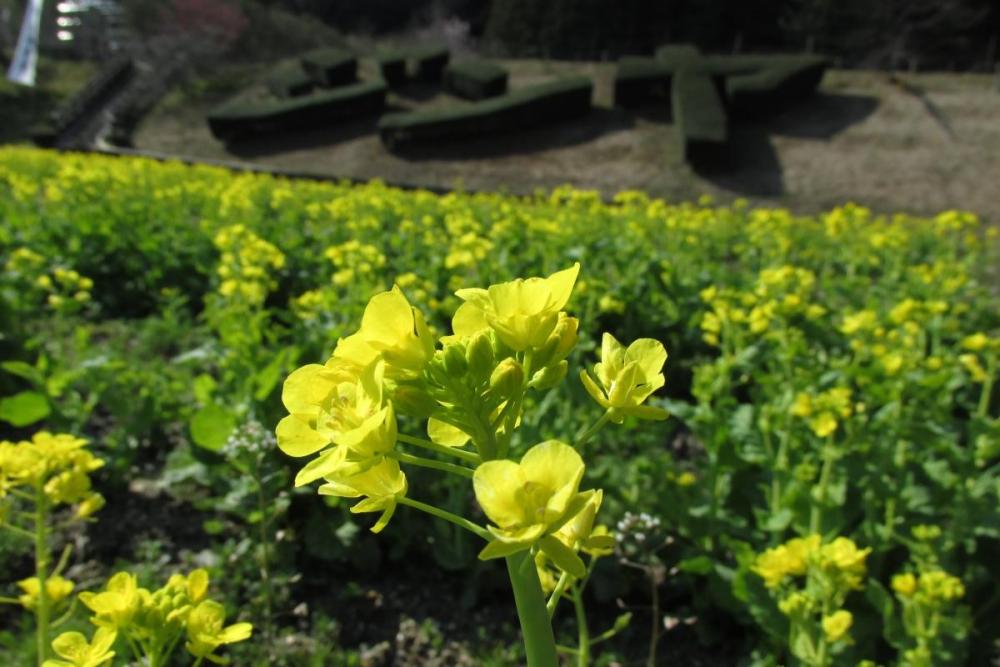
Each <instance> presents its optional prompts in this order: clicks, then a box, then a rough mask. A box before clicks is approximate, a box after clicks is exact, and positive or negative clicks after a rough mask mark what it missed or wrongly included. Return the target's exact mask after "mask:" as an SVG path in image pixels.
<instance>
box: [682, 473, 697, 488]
mask: <svg viewBox="0 0 1000 667" xmlns="http://www.w3.org/2000/svg"><path fill="white" fill-rule="evenodd" d="M697 482H698V476H697V475H695V474H694V473H693V472H691V471H690V470H685V471H684V472H682V473H681V474H680V475H678V476H677V486H681V487H684V488H687V487H689V486H694V485H695V484H697Z"/></svg>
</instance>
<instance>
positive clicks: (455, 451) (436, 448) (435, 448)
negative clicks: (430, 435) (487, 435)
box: [396, 433, 482, 465]
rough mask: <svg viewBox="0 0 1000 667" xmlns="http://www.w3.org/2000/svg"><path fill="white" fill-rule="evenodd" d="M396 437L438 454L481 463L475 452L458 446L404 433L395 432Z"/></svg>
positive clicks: (476, 463)
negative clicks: (440, 443)
mask: <svg viewBox="0 0 1000 667" xmlns="http://www.w3.org/2000/svg"><path fill="white" fill-rule="evenodd" d="M396 439H397V440H399V441H400V442H405V443H406V444H408V445H415V446H417V447H423V448H424V449H429V450H431V451H432V452H437V453H438V454H445V455H447V456H454V457H456V458H460V459H462V460H463V461H466V462H467V463H471V464H473V465H479V464H480V463H482V459H481V458H479V455H478V454H476V453H475V452H468V451H466V450H464V449H459V448H458V447H447V446H445V445H439V444H437V443H436V442H431V441H430V440H424V439H423V438H415V437H413V436H412V435H406V434H404V433H397V434H396Z"/></svg>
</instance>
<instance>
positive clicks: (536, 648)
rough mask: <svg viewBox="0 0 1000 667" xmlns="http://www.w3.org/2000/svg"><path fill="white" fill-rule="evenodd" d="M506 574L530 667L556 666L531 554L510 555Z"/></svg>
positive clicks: (553, 648)
mask: <svg viewBox="0 0 1000 667" xmlns="http://www.w3.org/2000/svg"><path fill="white" fill-rule="evenodd" d="M507 572H508V574H509V575H510V585H511V588H512V589H513V591H514V603H515V605H516V606H517V617H518V620H519V621H520V622H521V635H522V637H523V638H524V652H525V656H526V657H527V665H528V667H556V665H557V664H558V658H557V656H556V640H555V636H554V635H553V634H552V623H551V622H550V621H549V615H548V611H547V610H546V608H545V594H544V593H543V592H542V584H541V583H540V582H539V581H538V570H537V569H536V568H535V559H534V558H532V557H531V552H530V551H527V550H526V551H520V552H518V553H516V554H513V555H510V556H507Z"/></svg>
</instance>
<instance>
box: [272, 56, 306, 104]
mask: <svg viewBox="0 0 1000 667" xmlns="http://www.w3.org/2000/svg"><path fill="white" fill-rule="evenodd" d="M265 83H266V84H267V89H268V90H269V91H271V94H272V95H274V96H275V97H299V96H301V95H308V94H309V93H311V92H312V90H313V88H314V87H315V86H316V82H315V81H313V78H312V77H311V76H310V75H309V74H308V73H306V71H305V70H304V69H302V66H301V65H300V64H299V63H292V64H287V65H280V66H278V67H276V68H274V69H273V70H271V72H270V74H268V75H267V79H265Z"/></svg>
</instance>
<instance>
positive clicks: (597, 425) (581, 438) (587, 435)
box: [576, 410, 611, 449]
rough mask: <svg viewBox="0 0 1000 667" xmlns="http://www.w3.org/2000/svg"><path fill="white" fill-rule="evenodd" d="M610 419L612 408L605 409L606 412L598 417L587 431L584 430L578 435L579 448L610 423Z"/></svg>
mask: <svg viewBox="0 0 1000 667" xmlns="http://www.w3.org/2000/svg"><path fill="white" fill-rule="evenodd" d="M609 419H611V410H605V411H604V414H603V415H601V418H600V419H598V420H597V421H596V422H594V423H593V424H592V425H591V426H590V428H588V429H587V430H586V431H584V432H583V433H581V434H580V435H578V436H577V437H576V447H577V449H581V448H582V447H583V446H584V445H585V444H586V443H587V441H588V440H590V439H591V438H592V437H593V436H594V434H595V433H597V432H598V431H600V430H601V428H603V427H604V425H605V424H607V423H608V420H609Z"/></svg>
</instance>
